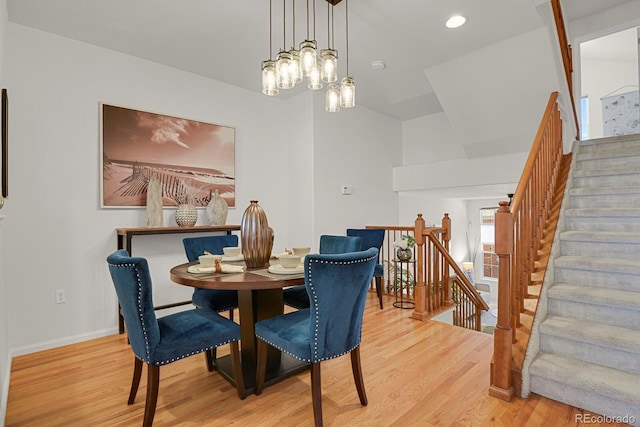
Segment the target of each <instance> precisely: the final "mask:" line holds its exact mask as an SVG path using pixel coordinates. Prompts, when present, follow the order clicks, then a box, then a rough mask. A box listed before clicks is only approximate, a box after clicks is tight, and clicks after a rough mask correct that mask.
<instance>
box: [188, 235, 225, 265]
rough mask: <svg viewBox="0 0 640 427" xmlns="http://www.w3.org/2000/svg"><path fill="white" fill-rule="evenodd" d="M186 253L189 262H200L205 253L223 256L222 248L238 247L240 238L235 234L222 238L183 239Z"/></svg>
mask: <svg viewBox="0 0 640 427" xmlns="http://www.w3.org/2000/svg"><path fill="white" fill-rule="evenodd" d="M182 244H183V245H184V251H185V253H186V254H187V259H188V260H189V262H193V261H198V257H199V256H200V255H204V251H207V252H209V253H212V254H214V255H222V254H223V253H224V252H223V251H222V248H226V247H229V246H238V236H237V235H235V234H225V235H222V236H204V237H187V238H186V239H182Z"/></svg>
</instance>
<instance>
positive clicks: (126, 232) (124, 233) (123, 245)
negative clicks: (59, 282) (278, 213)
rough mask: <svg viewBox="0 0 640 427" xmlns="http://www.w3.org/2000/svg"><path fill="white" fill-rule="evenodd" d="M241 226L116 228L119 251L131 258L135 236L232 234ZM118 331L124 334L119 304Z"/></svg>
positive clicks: (162, 307)
mask: <svg viewBox="0 0 640 427" xmlns="http://www.w3.org/2000/svg"><path fill="white" fill-rule="evenodd" d="M239 230H240V226H239V225H198V226H195V227H177V226H176V227H134V228H116V237H117V244H118V249H126V250H127V252H129V255H130V256H133V250H132V247H131V246H132V240H133V236H150V235H156V234H182V233H211V232H225V233H227V234H231V232H232V231H239ZM186 304H191V301H180V302H176V303H172V304H165V305H159V306H156V307H154V308H155V309H156V310H162V309H165V308H171V307H177V306H180V305H186ZM118 331H119V332H120V333H121V334H122V333H124V317H122V313H121V311H120V304H118Z"/></svg>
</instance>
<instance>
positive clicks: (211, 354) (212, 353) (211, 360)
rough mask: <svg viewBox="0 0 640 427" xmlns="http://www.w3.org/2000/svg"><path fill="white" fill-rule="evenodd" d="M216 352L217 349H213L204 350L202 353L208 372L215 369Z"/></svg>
mask: <svg viewBox="0 0 640 427" xmlns="http://www.w3.org/2000/svg"><path fill="white" fill-rule="evenodd" d="M216 350H217V348H216V347H214V348H212V349H210V350H206V351H205V352H204V357H205V359H206V361H207V370H208V371H209V372H211V371H213V370H215V369H216Z"/></svg>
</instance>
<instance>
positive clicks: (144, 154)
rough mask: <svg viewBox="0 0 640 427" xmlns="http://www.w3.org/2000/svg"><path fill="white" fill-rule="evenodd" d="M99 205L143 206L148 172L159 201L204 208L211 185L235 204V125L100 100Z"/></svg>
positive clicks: (229, 201)
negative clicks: (159, 190) (157, 188)
mask: <svg viewBox="0 0 640 427" xmlns="http://www.w3.org/2000/svg"><path fill="white" fill-rule="evenodd" d="M100 162H101V165H100V166H101V167H100V171H101V179H100V206H101V207H102V208H140V207H145V206H146V189H147V185H148V183H149V181H150V180H151V179H152V177H155V178H157V179H158V180H159V181H160V184H161V187H162V206H163V207H171V206H177V205H179V204H182V203H187V202H192V203H193V204H194V205H195V206H196V207H205V206H207V204H208V202H209V201H210V199H211V197H212V195H213V194H214V193H215V191H216V190H217V191H218V193H219V195H220V197H222V198H223V199H224V200H225V201H226V202H227V205H228V206H229V208H233V207H235V128H233V127H230V126H224V125H218V124H213V123H206V122H201V121H197V120H191V119H185V118H180V117H175V116H170V115H165V114H159V113H153V112H149V111H144V110H138V109H133V108H128V107H122V106H117V105H111V104H107V103H100Z"/></svg>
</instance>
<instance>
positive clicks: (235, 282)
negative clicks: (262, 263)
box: [169, 262, 304, 290]
mask: <svg viewBox="0 0 640 427" xmlns="http://www.w3.org/2000/svg"><path fill="white" fill-rule="evenodd" d="M194 264H197V262H189V263H185V264H180V265H177V266H175V267H173V268H172V269H171V270H170V272H169V276H170V277H171V280H172V281H174V282H176V283H178V284H181V285H186V286H191V287H194V288H200V289H228V290H247V289H248V290H251V289H277V288H285V287H287V286H295V285H303V284H304V273H300V274H273V273H269V272H268V270H267V269H266V268H262V269H252V270H245V271H244V272H242V273H228V274H227V273H189V272H188V271H187V268H189V266H191V265H194Z"/></svg>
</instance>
